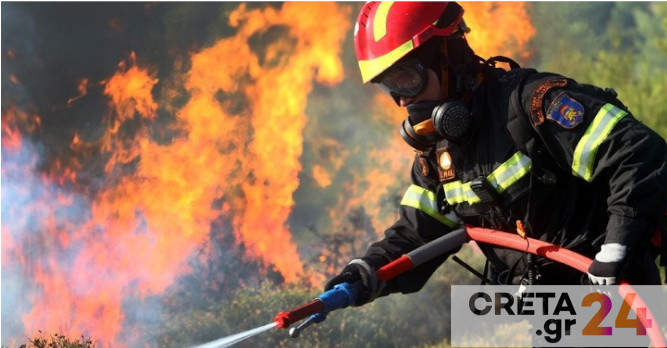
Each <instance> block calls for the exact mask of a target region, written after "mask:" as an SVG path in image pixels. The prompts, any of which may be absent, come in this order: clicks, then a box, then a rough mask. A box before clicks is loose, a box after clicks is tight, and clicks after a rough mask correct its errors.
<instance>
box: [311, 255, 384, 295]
mask: <svg viewBox="0 0 667 348" xmlns="http://www.w3.org/2000/svg"><path fill="white" fill-rule="evenodd" d="M346 282H347V283H357V282H359V283H361V288H360V289H359V294H358V295H357V300H356V301H355V302H354V304H353V306H361V305H363V304H366V303H369V302H373V300H375V299H376V298H377V297H378V296H379V295H380V293H381V292H382V290H383V289H384V286H385V282H378V280H377V277H376V276H375V270H374V269H373V267H371V266H370V265H369V264H368V263H366V261H364V260H362V259H354V260H352V261H350V263H348V264H347V266H345V267H344V268H343V270H342V271H341V272H340V274H338V275H337V276H335V277H333V278H331V280H329V281H328V282H327V283H326V284H325V285H324V291H328V290H331V289H333V287H334V286H335V285H337V284H340V283H346Z"/></svg>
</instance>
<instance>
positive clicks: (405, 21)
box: [354, 1, 463, 83]
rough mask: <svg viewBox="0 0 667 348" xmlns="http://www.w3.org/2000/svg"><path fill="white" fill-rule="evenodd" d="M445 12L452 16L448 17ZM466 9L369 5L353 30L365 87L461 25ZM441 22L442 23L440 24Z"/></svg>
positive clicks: (416, 4) (438, 5) (434, 4)
mask: <svg viewBox="0 0 667 348" xmlns="http://www.w3.org/2000/svg"><path fill="white" fill-rule="evenodd" d="M445 11H447V12H449V13H447V14H446V15H443V14H445ZM462 17H463V8H461V6H459V5H458V4H456V3H448V2H440V1H438V2H401V1H397V2H394V1H370V2H368V3H366V4H365V5H364V7H363V8H362V9H361V12H360V13H359V17H358V18H357V23H356V27H355V28H354V48H355V50H356V52H357V61H358V62H359V69H360V70H361V78H362V79H363V81H364V83H366V82H368V81H370V80H372V79H373V78H375V77H376V76H378V75H380V74H381V73H382V72H383V71H385V70H386V69H387V68H389V67H390V66H392V65H393V64H394V63H396V62H397V61H398V60H399V59H401V58H402V57H404V56H405V55H406V54H408V53H410V52H412V51H413V50H415V49H416V48H417V47H419V46H421V45H422V44H423V43H424V42H426V41H427V40H428V39H430V38H432V37H434V36H449V35H451V34H453V33H454V32H456V31H457V30H458V29H459V25H460V24H462ZM441 19H442V20H441ZM443 21H444V22H445V23H440V22H443Z"/></svg>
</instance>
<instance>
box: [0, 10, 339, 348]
mask: <svg viewBox="0 0 667 348" xmlns="http://www.w3.org/2000/svg"><path fill="white" fill-rule="evenodd" d="M349 16H350V9H349V8H348V7H345V6H339V5H337V4H334V3H319V4H317V5H316V6H314V5H313V4H306V3H298V2H295V3H285V4H283V5H282V6H281V7H280V8H274V7H267V8H264V9H254V10H248V9H247V8H246V6H245V5H243V4H242V5H240V6H239V7H238V8H237V9H236V10H235V11H233V12H231V13H230V15H229V24H230V26H232V27H233V28H235V29H236V30H237V32H236V35H235V36H232V37H228V38H224V39H221V40H219V41H217V42H216V43H215V44H213V45H212V46H210V47H208V48H205V49H202V50H200V51H198V52H193V53H192V54H191V55H190V57H189V58H190V62H191V64H189V65H186V66H188V67H189V70H188V71H187V72H185V74H184V75H183V76H182V77H181V76H174V77H173V80H171V81H164V85H163V86H162V87H163V93H162V94H163V99H156V98H155V97H154V94H155V91H154V89H155V87H156V86H158V85H159V84H160V83H162V81H160V80H158V78H157V77H156V76H157V71H156V68H155V67H154V66H151V65H150V64H140V63H138V62H137V61H138V60H139V58H140V57H138V56H137V55H136V54H135V53H132V54H131V55H130V58H129V59H128V60H127V61H125V62H121V64H119V67H118V71H117V72H116V74H114V75H113V76H112V77H110V78H109V79H108V80H106V81H104V83H103V85H104V91H103V93H104V94H105V95H106V96H107V97H108V100H109V111H108V114H107V115H105V116H106V125H107V128H106V129H105V132H104V134H102V135H101V136H100V137H99V139H98V140H96V141H93V142H91V141H90V140H87V141H86V140H83V137H81V136H79V135H75V136H74V137H73V139H72V142H71V145H70V149H71V150H72V151H73V152H75V153H82V152H85V151H89V150H90V149H92V148H96V147H97V148H99V149H100V150H101V151H102V154H103V155H104V157H102V158H105V159H106V163H105V164H104V166H103V168H104V172H105V174H106V178H107V179H106V181H105V182H104V184H103V185H102V188H101V189H100V190H99V191H97V192H96V195H95V197H94V199H93V200H92V201H85V199H83V198H82V197H78V196H76V194H70V195H63V196H59V195H57V194H52V191H50V190H45V192H44V195H43V196H42V197H36V199H39V200H40V201H41V202H51V203H48V204H50V205H49V206H58V205H59V206H61V207H67V206H71V205H74V204H76V203H81V201H82V200H84V202H82V203H83V204H84V205H87V206H89V210H90V212H89V214H88V215H89V216H88V218H89V219H88V220H86V221H81V222H70V223H64V222H63V221H60V220H59V219H58V217H57V216H58V212H57V211H54V210H47V211H45V212H44V213H43V215H46V218H45V220H44V222H43V224H44V230H45V231H44V233H45V235H44V236H43V237H40V238H48V242H46V243H45V244H44V243H39V245H43V249H44V250H42V255H40V258H43V259H44V260H45V261H43V262H39V263H36V264H35V266H34V267H30V271H31V272H32V274H31V277H33V280H34V282H35V283H36V284H37V285H38V287H39V288H40V289H41V290H40V291H34V292H32V293H31V294H30V302H31V304H32V309H31V310H30V312H28V313H26V314H24V315H23V324H24V326H25V331H26V333H27V335H32V334H35V333H36V332H37V330H42V331H51V330H54V331H57V332H60V333H63V334H66V335H68V336H72V337H76V336H78V335H79V334H82V333H84V334H88V335H92V336H93V337H94V338H95V339H97V340H99V341H100V343H101V344H103V345H105V346H107V345H108V346H111V345H113V346H119V345H122V344H123V342H120V341H119V335H120V333H121V331H122V330H123V326H122V325H123V320H124V318H125V314H124V311H123V299H124V298H125V296H128V295H131V296H134V297H136V298H139V299H143V298H145V297H146V296H148V295H151V294H157V293H159V292H161V291H163V290H165V289H166V287H167V286H169V285H170V284H172V283H173V282H174V280H175V278H176V277H177V276H178V275H181V274H184V273H186V272H188V266H187V264H186V261H187V259H188V257H189V256H190V255H191V254H192V252H193V251H194V250H195V249H196V248H197V247H198V246H201V245H203V244H205V243H206V242H207V241H208V237H209V233H210V229H211V223H212V222H213V221H214V220H215V219H217V218H219V217H220V216H224V217H226V218H228V219H230V221H231V222H232V226H233V228H234V234H235V235H236V238H237V240H238V242H239V243H243V244H244V245H245V248H246V250H247V251H248V257H251V258H258V259H261V260H263V261H264V262H265V264H267V265H269V266H270V267H273V268H275V270H276V271H277V272H279V274H281V275H282V277H283V278H284V280H285V281H287V282H293V281H296V280H298V279H300V278H301V277H304V276H307V275H306V274H304V266H303V263H302V261H301V260H300V258H299V253H298V251H297V246H296V244H295V243H294V242H293V241H292V240H291V236H290V231H289V226H287V219H288V217H289V214H290V212H291V209H292V207H293V205H294V201H293V198H292V195H293V193H294V191H295V190H296V189H297V187H298V186H299V180H298V175H299V173H300V171H301V170H302V165H301V163H300V160H299V159H300V155H301V153H302V151H303V139H302V130H303V128H304V125H305V123H306V115H305V110H306V105H307V97H308V94H309V93H310V92H311V90H312V85H313V81H316V82H318V83H320V84H323V85H334V84H336V83H338V82H340V81H341V79H342V78H343V68H342V62H341V61H340V59H339V55H340V54H339V50H340V48H341V44H342V42H343V40H344V39H345V37H346V35H348V33H349V29H350V20H349V18H348V17H349ZM273 30H283V33H282V34H281V35H273ZM257 38H260V39H261V40H263V39H266V41H267V42H266V43H264V44H263V45H261V47H260V49H259V50H258V49H257V47H258V46H259V45H255V47H252V46H251V43H252V42H251V41H252V40H255V39H257ZM89 84H90V82H89V81H88V80H87V79H84V80H81V81H80V82H79V88H78V92H79V94H78V95H77V96H75V97H73V98H70V99H69V100H68V104H72V103H76V102H77V101H79V100H81V98H82V97H83V96H85V94H86V93H88V90H87V86H88V85H89ZM178 84H180V85H179V86H176V87H173V86H174V85H178ZM179 88H180V89H179ZM182 90H185V91H186V93H187V94H188V99H187V102H186V103H185V104H184V105H183V106H182V107H180V108H174V107H173V106H172V104H171V101H172V98H173V97H175V96H178V95H179V93H182V92H180V91H182ZM161 107H162V108H164V109H165V110H169V111H173V112H174V115H175V118H176V122H175V123H174V124H175V125H173V126H171V127H173V128H174V129H173V131H174V132H173V133H174V135H173V137H172V138H171V139H170V140H169V141H161V142H158V141H156V140H154V138H153V134H152V133H151V130H152V129H153V128H155V122H156V115H157V112H158V110H159V109H160V108H161ZM7 115H8V114H6V113H5V112H4V111H3V146H8V147H13V146H17V147H18V146H20V145H19V144H20V138H18V137H17V135H16V134H17V132H16V131H15V129H13V128H12V127H10V125H9V123H7V124H6V123H5V118H6V117H7ZM128 122H132V123H133V124H135V125H139V126H138V127H136V128H135V129H133V131H132V132H128V131H127V129H125V128H124V127H125V126H126V125H127V124H128ZM3 161H4V160H3ZM54 163H57V164H54V165H55V166H58V168H56V169H53V168H52V173H58V174H57V175H58V177H57V178H56V177H49V176H42V177H40V178H38V180H40V182H41V185H43V186H44V187H50V186H52V185H54V183H61V184H66V185H67V184H69V185H74V184H75V182H76V169H71V168H69V167H68V166H69V165H71V164H72V163H71V162H68V164H65V163H63V162H58V161H54ZM4 169H5V168H3V177H4V173H5V171H4ZM31 169H32V170H35V168H31ZM3 192H4V191H3ZM55 202H57V203H55ZM216 202H223V204H217V203H216ZM45 204H46V203H45ZM4 223H5V222H3V228H2V229H3V265H5V261H6V260H7V259H6V255H12V256H15V259H22V260H23V261H20V262H27V263H28V264H30V263H31V261H30V260H29V257H28V256H27V255H25V254H24V253H22V252H21V251H20V250H11V251H9V250H8V249H6V248H15V247H16V246H18V245H20V244H21V243H26V242H27V241H25V240H16V238H14V237H13V236H16V234H10V233H8V231H9V230H10V228H9V227H8V226H5V225H4ZM44 233H42V234H44ZM37 242H39V241H37ZM65 255H66V256H65ZM7 262H12V261H7ZM55 308H57V309H58V310H57V311H54V309H55ZM47 313H48V314H47ZM125 336H127V335H125Z"/></svg>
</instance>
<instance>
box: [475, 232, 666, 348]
mask: <svg viewBox="0 0 667 348" xmlns="http://www.w3.org/2000/svg"><path fill="white" fill-rule="evenodd" d="M466 231H467V233H468V236H469V237H470V239H472V240H474V241H476V242H480V243H487V244H493V245H497V246H501V247H506V248H509V249H514V250H519V251H526V252H529V253H531V254H535V255H539V256H542V257H545V258H547V259H550V260H553V261H556V262H559V263H562V264H564V265H567V266H570V267H572V268H574V269H576V270H578V271H580V272H582V273H588V267H590V265H591V263H593V260H591V259H589V258H588V257H586V256H583V255H581V254H578V253H575V252H573V251H570V250H568V249H565V248H561V247H559V246H557V245H554V244H551V243H547V242H544V241H541V240H537V239H533V238H526V239H523V238H522V237H520V236H519V235H516V234H513V233H507V232H501V231H496V230H490V229H486V228H480V227H472V226H466ZM618 292H619V293H620V294H621V295H622V296H623V298H625V294H627V293H634V292H635V291H634V290H633V289H632V287H631V286H630V284H628V283H627V282H625V281H621V282H620V287H619V288H618ZM635 304H636V306H637V308H641V307H644V308H646V313H647V316H648V317H653V314H652V313H651V312H650V310H649V309H648V307H647V306H646V305H645V304H644V302H643V300H642V299H641V298H640V297H639V294H637V297H636V298H635ZM637 317H638V318H639V320H640V321H641V323H642V325H644V327H645V328H646V333H647V334H648V336H649V338H650V339H651V344H652V345H653V347H665V340H664V338H663V336H662V332H660V325H650V327H647V326H648V325H647V323H646V317H643V316H637ZM654 318H655V317H654Z"/></svg>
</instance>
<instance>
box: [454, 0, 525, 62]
mask: <svg viewBox="0 0 667 348" xmlns="http://www.w3.org/2000/svg"><path fill="white" fill-rule="evenodd" d="M529 5H530V4H529V3H526V2H521V1H516V2H514V1H511V2H491V1H479V2H477V1H471V2H464V3H462V6H463V8H464V11H465V12H464V15H463V18H464V19H465V21H466V25H468V27H470V28H471V32H470V33H469V34H467V36H466V37H467V39H468V42H469V43H470V47H472V49H473V50H474V51H475V53H476V54H477V55H479V56H480V57H484V58H487V57H490V56H497V55H506V56H509V57H510V58H512V56H515V55H518V58H521V59H523V60H527V59H529V58H530V56H531V53H530V50H529V49H528V43H529V41H530V39H531V38H532V37H533V36H534V35H535V28H534V27H533V24H532V22H531V20H530V16H529V14H528V6H529Z"/></svg>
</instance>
